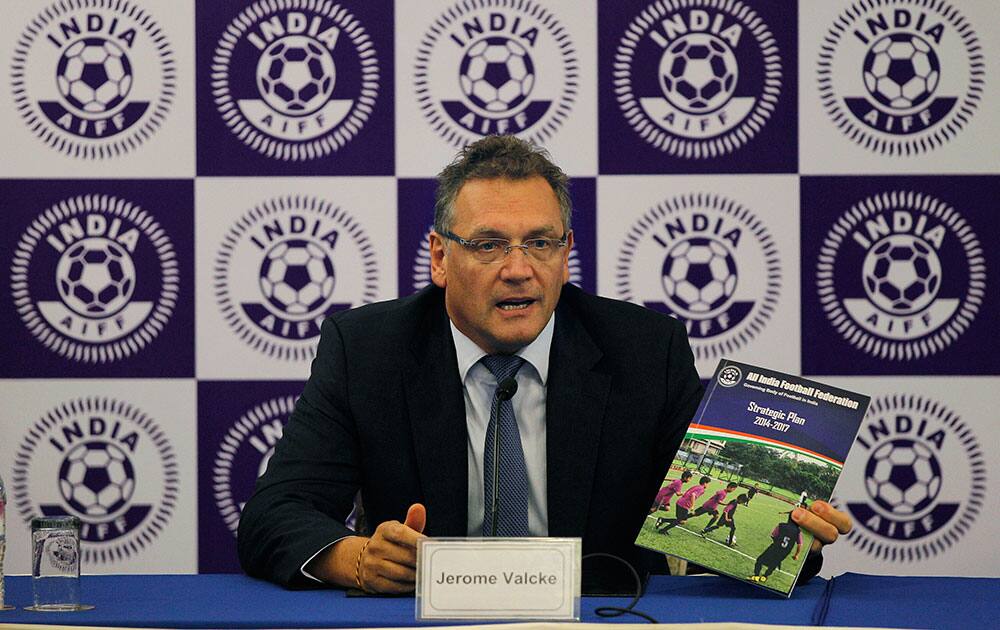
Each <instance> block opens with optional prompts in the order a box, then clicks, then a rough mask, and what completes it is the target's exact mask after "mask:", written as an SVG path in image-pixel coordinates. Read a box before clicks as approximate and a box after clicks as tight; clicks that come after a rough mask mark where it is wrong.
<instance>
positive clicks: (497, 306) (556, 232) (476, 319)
mask: <svg viewBox="0 0 1000 630" xmlns="http://www.w3.org/2000/svg"><path fill="white" fill-rule="evenodd" d="M451 231H452V232H453V233H454V234H457V235H458V236H460V237H462V238H464V239H468V240H472V239H477V238H505V239H508V240H510V241H511V242H512V243H513V244H519V243H522V242H523V241H524V240H525V239H529V238H537V237H545V238H559V237H560V236H562V235H563V225H562V219H561V217H560V213H559V202H558V201H557V200H556V195H555V193H554V192H553V191H552V187H551V186H550V185H549V183H548V182H547V181H545V179H544V178H543V177H540V176H537V177H532V178H529V179H521V180H511V179H503V178H501V179H474V180H470V181H468V182H466V183H465V184H464V185H463V186H462V188H461V189H460V190H459V192H458V196H457V198H456V199H455V205H454V215H453V222H452V226H451ZM572 239H573V235H572V233H570V235H569V241H568V245H567V246H566V247H564V248H561V249H560V250H559V252H558V253H557V254H556V255H555V256H553V257H552V259H551V260H548V261H546V262H542V261H539V260H536V259H535V258H532V257H531V256H530V255H529V254H527V253H525V252H524V251H523V250H521V249H513V250H511V252H510V254H508V255H507V257H506V258H504V259H503V260H502V261H501V262H498V263H492V264H486V263H482V262H479V261H477V260H476V259H475V258H474V257H473V255H472V252H470V251H469V250H468V249H466V248H465V247H464V246H462V245H461V244H459V243H456V242H449V241H446V240H445V239H444V237H443V236H440V235H438V234H436V233H431V237H430V253H431V279H432V280H433V281H434V284H436V285H437V286H439V287H442V288H444V289H445V307H446V308H447V310H448V316H449V317H450V318H451V321H452V322H454V324H455V326H456V327H457V328H458V329H459V330H460V331H462V333H464V334H465V335H466V336H467V337H468V338H469V339H471V340H472V341H474V342H475V343H476V345H478V346H479V347H480V348H482V349H483V350H485V351H486V352H488V353H490V354H495V353H506V354H510V353H514V352H516V351H517V350H518V349H520V348H522V347H524V346H526V345H528V344H529V343H531V342H532V341H534V339H535V337H537V336H538V334H539V333H540V332H541V331H542V328H544V327H545V324H546V323H548V321H549V317H551V316H552V312H553V311H554V310H555V308H556V303H558V301H559V293H560V291H562V285H563V284H564V283H565V282H567V281H568V280H569V250H570V247H572V244H573V240H572Z"/></svg>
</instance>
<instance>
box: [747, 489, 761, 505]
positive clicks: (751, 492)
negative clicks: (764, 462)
mask: <svg viewBox="0 0 1000 630" xmlns="http://www.w3.org/2000/svg"><path fill="white" fill-rule="evenodd" d="M758 492H760V486H758V485H757V484H754V485H753V488H750V490H748V491H747V505H750V501H752V500H753V498H754V497H755V496H757V493H758Z"/></svg>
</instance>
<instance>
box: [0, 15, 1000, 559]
mask: <svg viewBox="0 0 1000 630" xmlns="http://www.w3.org/2000/svg"><path fill="white" fill-rule="evenodd" d="M4 15H5V18H4V19H5V25H6V26H5V27H4V28H3V29H2V30H0V66H2V71H0V73H2V74H3V76H4V84H5V85H6V86H7V89H6V90H3V91H2V92H3V93H2V95H0V137H2V138H3V150H2V151H0V327H2V329H3V330H4V331H6V332H5V334H6V335H7V342H6V344H5V348H6V349H5V351H4V353H3V356H4V357H5V359H4V360H3V361H0V386H2V388H3V389H2V391H3V393H4V405H3V406H2V408H0V474H2V475H3V477H4V479H5V480H6V482H7V491H8V495H9V498H10V509H9V512H8V547H9V551H8V557H7V569H8V570H9V571H11V572H14V573H24V572H27V571H28V570H29V564H28V539H29V531H28V522H29V520H30V518H31V517H32V516H34V515H38V514H46V515H54V514H71V515H74V516H78V517H79V518H80V519H81V520H82V522H83V528H82V538H83V540H84V545H85V546H84V549H85V550H86V551H85V553H84V554H83V563H84V564H83V570H84V571H85V572H97V573H103V572H109V573H113V572H144V573H145V572H148V573H163V572H177V573H186V572H199V571H201V572H235V571H238V570H239V566H238V562H237V559H236V554H235V531H236V525H237V523H238V521H239V516H240V512H241V510H242V507H243V505H244V503H245V501H246V500H247V498H248V497H249V495H250V493H251V492H252V488H253V483H254V480H255V479H256V477H257V476H258V475H259V474H260V473H261V472H262V471H263V470H264V469H265V468H266V466H267V462H268V460H269V458H270V455H271V453H272V449H273V447H274V444H275V442H276V441H277V440H278V439H279V438H280V436H281V433H282V428H283V426H284V424H285V422H286V421H287V419H288V416H289V414H290V413H291V410H292V408H293V406H294V404H295V400H296V398H297V396H298V395H299V393H300V392H301V390H302V386H303V383H304V381H305V379H306V378H307V377H308V374H309V367H310V362H311V361H312V359H313V358H314V354H315V351H316V344H317V341H318V338H319V331H320V326H321V324H322V322H323V320H324V318H325V317H327V316H329V315H331V314H334V313H337V312H340V311H342V310H345V309H350V308H353V307H356V306H359V305H362V304H368V303H372V302H376V301H380V300H387V299H392V298H395V297H397V296H403V295H409V294H411V293H413V292H415V291H417V290H419V289H421V288H422V287H424V286H426V285H427V284H428V283H429V282H430V259H429V256H428V253H427V242H428V235H429V233H430V231H431V224H432V221H433V198H434V188H435V181H434V177H435V175H436V174H437V172H438V171H439V170H440V169H441V168H443V167H444V166H445V165H446V164H447V163H449V162H450V161H451V160H452V159H453V157H454V156H455V154H456V153H457V151H458V150H459V149H460V148H461V147H463V146H465V145H467V144H468V143H470V142H473V141H475V140H477V139H478V138H481V137H483V136H484V135H486V134H494V133H507V134H516V135H518V136H521V137H523V138H526V139H529V140H531V141H533V142H535V143H537V144H539V145H541V146H544V147H546V148H547V149H548V150H549V151H550V153H551V155H552V157H553V158H554V160H555V161H556V162H557V163H558V164H560V165H561V166H562V167H563V168H564V169H565V170H566V172H567V173H568V174H569V175H570V176H571V177H572V180H573V183H572V188H571V195H572V200H573V205H574V215H573V229H574V234H575V239H574V248H573V251H572V252H571V253H570V259H569V264H570V281H571V282H572V283H574V284H576V285H578V286H581V287H583V288H584V289H586V290H587V291H590V292H594V293H599V294H601V295H605V296H608V297H612V298H617V299H622V300H627V301H631V302H634V303H637V304H640V305H643V306H645V307H646V308H649V309H653V310H656V311H659V312H662V313H666V314H669V315H672V316H674V317H676V318H678V319H679V320H680V321H682V322H683V323H684V324H685V326H686V327H687V330H688V335H689V337H690V340H691V345H692V348H693V350H694V353H695V359H696V363H697V367H698V370H699V372H700V374H701V375H702V377H703V378H706V379H707V378H708V377H709V376H711V374H712V371H713V370H714V368H715V366H716V364H717V363H718V361H719V359H721V358H728V359H732V360H735V361H744V362H747V363H751V364H759V365H765V366H768V367H770V368H772V369H775V370H779V371H782V372H786V373H791V374H800V375H803V376H805V377H807V378H815V379H816V380H819V381H821V382H824V383H829V384H831V386H834V387H841V388H844V389H847V390H851V391H858V392H863V393H865V394H870V395H871V397H872V405H871V408H870V410H869V412H868V414H867V416H866V418H865V420H864V423H863V425H862V429H861V432H860V433H859V435H858V437H857V439H856V440H855V442H854V446H853V450H852V452H851V455H850V457H849V458H848V459H847V461H846V465H845V469H844V472H843V476H842V477H841V480H840V482H839V484H838V485H837V486H836V489H835V491H834V494H833V500H834V502H835V503H836V504H837V506H838V507H839V508H840V509H841V510H844V511H846V512H847V513H849V514H850V515H851V517H852V518H853V520H854V523H855V527H854V531H852V532H851V533H850V534H849V535H847V536H846V537H845V539H844V540H842V541H840V542H838V543H837V545H836V546H835V547H833V548H831V549H830V550H829V551H828V552H827V553H826V556H827V558H826V564H825V568H824V574H825V575H833V574H837V573H840V572H842V571H847V570H850V571H857V572H874V573H884V574H927V575H941V574H953V575H991V576H1000V551H998V549H1000V547H998V546H997V545H996V544H994V543H993V541H994V540H996V539H997V538H1000V521H998V520H997V519H995V518H989V516H991V515H993V514H997V513H1000V499H998V497H1000V493H998V492H997V491H996V490H997V489H996V488H994V485H995V483H996V482H995V480H996V479H997V478H998V476H1000V444H998V443H997V442H996V441H995V440H993V439H991V438H992V437H993V435H992V433H993V431H994V429H993V425H994V424H995V410H996V409H998V408H1000V393H998V392H1000V346H998V344H997V343H996V341H995V337H996V334H995V331H996V330H998V329H1000V291H997V290H996V288H995V287H994V286H993V285H994V284H995V283H996V282H997V280H998V278H1000V260H998V256H997V255H996V253H995V252H994V251H993V250H994V249H995V248H994V247H991V246H990V244H991V243H994V242H995V241H996V236H995V235H996V234H997V233H1000V213H998V208H997V199H1000V151H998V150H997V146H998V144H1000V70H998V64H997V63H996V60H997V59H1000V31H998V29H996V28H995V24H996V2H995V0H822V1H821V0H614V1H612V0H422V1H421V2H411V1H406V0H211V1H210V0H204V1H202V0H21V1H18V2H8V3H5V5H4ZM724 446H725V445H724V444H717V445H713V446H711V448H713V449H714V450H713V455H715V456H718V457H721V458H722V459H724V458H725V456H724V453H723V454H720V453H719V452H718V451H720V450H722V449H724ZM706 448H709V447H706ZM786 490H787V491H788V492H791V493H794V494H796V495H797V494H798V493H799V492H801V491H802V490H803V489H794V488H792V489H786ZM558 491H560V490H559V489H558V488H550V492H558ZM745 509H748V510H752V509H753V505H749V506H748V507H747V508H745ZM681 533H683V532H681ZM757 542H758V543H761V544H766V541H764V542H761V541H757ZM739 544H747V545H751V546H752V545H754V544H756V543H755V542H754V541H750V540H747V541H744V540H743V539H742V538H741V540H740V541H739ZM744 553H750V552H749V551H746V550H744Z"/></svg>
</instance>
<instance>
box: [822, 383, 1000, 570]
mask: <svg viewBox="0 0 1000 630" xmlns="http://www.w3.org/2000/svg"><path fill="white" fill-rule="evenodd" d="M856 443H857V445H858V446H859V447H860V450H858V454H859V455H861V456H862V457H864V458H866V459H865V460H864V463H863V465H862V466H853V467H851V466H848V467H847V468H845V469H844V474H845V476H847V477H848V479H850V478H851V476H852V475H853V476H854V482H855V483H854V485H853V487H855V488H858V489H859V490H860V488H862V487H863V488H864V490H860V491H861V492H863V493H864V496H860V495H859V494H858V493H855V494H853V495H851V494H849V495H848V496H843V495H840V494H839V493H838V496H834V503H836V504H838V505H840V506H846V508H847V510H848V512H849V513H850V514H851V516H852V517H853V518H854V519H855V520H856V521H857V523H858V527H855V528H854V529H853V530H852V531H851V532H850V533H849V534H848V535H847V539H848V540H850V541H851V542H852V543H853V544H854V545H856V546H858V547H859V548H860V549H861V550H863V551H865V552H867V553H870V554H872V555H874V556H875V557H877V558H881V559H885V560H892V561H903V562H914V561H918V560H922V559H925V558H928V557H931V556H934V555H937V554H938V553H942V552H944V551H945V550H946V549H948V548H949V547H951V546H952V545H954V544H955V542H956V541H957V540H958V539H959V537H960V536H962V535H963V534H965V533H966V532H967V531H968V530H969V528H970V527H971V526H972V524H973V522H974V521H975V518H976V515H977V514H979V512H980V511H981V510H982V507H983V501H984V499H985V497H986V483H985V482H986V466H985V463H984V460H983V455H982V450H981V448H980V446H979V444H978V443H977V441H976V438H975V435H974V434H973V433H972V431H971V430H970V429H969V427H968V425H966V424H965V422H963V421H962V419H961V417H959V416H958V415H957V414H956V413H955V412H953V411H951V410H950V409H948V408H947V407H945V406H944V405H943V404H941V403H939V402H937V401H934V400H930V399H928V398H924V397H921V396H912V395H893V396H885V397H881V398H876V399H875V400H873V401H872V404H871V407H870V408H869V410H868V415H867V416H866V419H865V423H864V425H863V426H862V428H861V431H860V432H859V434H858V437H857V438H856Z"/></svg>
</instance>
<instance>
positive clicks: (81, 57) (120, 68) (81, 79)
mask: <svg viewBox="0 0 1000 630" xmlns="http://www.w3.org/2000/svg"><path fill="white" fill-rule="evenodd" d="M56 83H57V84H58V86H59V93H60V94H62V96H63V98H65V99H66V101H67V102H68V103H69V104H70V105H72V106H73V107H74V108H76V109H78V110H80V111H82V112H87V113H89V114H103V113H105V112H110V111H111V110H113V109H114V108H116V107H117V106H118V105H119V104H121V102H122V101H124V100H125V97H126V96H127V95H128V92H129V90H130V89H132V64H131V63H129V60H128V57H127V56H126V55H125V51H123V50H122V49H121V48H119V46H118V44H116V43H114V42H113V41H111V40H107V39H104V38H103V37H87V38H85V39H81V40H79V41H77V42H76V43H74V44H72V45H71V46H70V47H69V48H67V49H66V50H65V51H64V52H63V54H62V56H61V57H60V58H59V63H58V64H57V65H56Z"/></svg>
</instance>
